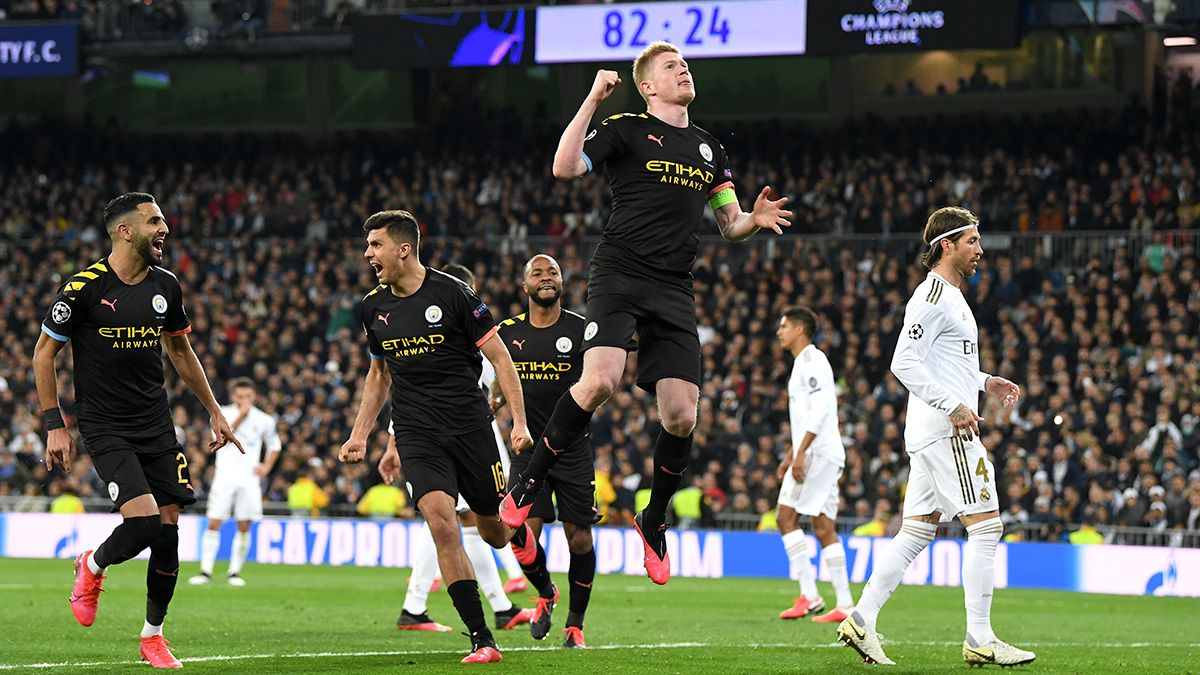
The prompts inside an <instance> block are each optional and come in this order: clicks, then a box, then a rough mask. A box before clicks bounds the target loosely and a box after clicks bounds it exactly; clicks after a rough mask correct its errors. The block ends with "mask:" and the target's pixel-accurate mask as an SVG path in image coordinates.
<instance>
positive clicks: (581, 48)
mask: <svg viewBox="0 0 1200 675" xmlns="http://www.w3.org/2000/svg"><path fill="white" fill-rule="evenodd" d="M806 5H807V2H806V0H730V1H727V2H721V1H714V0H702V1H697V2H643V3H619V4H603V5H574V6H565V5H564V6H556V7H538V8H537V22H536V26H537V30H536V37H535V40H534V55H535V56H534V60H535V61H537V63H571V62H611V61H632V60H633V58H634V57H636V56H637V55H638V53H639V52H641V51H642V50H643V49H645V48H646V46H647V45H649V44H650V43H651V42H654V41H656V40H665V41H667V42H670V43H672V44H675V45H676V46H678V47H679V48H680V49H681V50H682V51H683V55H684V56H685V57H686V58H689V59H702V58H719V57H734V56H772V55H786V54H803V53H804V52H805V40H806V36H807V34H806V31H805V29H804V25H805V12H806Z"/></svg>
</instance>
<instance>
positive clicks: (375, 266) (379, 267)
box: [371, 262, 383, 276]
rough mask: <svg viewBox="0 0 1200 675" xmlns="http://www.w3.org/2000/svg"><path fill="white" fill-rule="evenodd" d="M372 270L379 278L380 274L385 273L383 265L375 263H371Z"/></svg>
mask: <svg viewBox="0 0 1200 675" xmlns="http://www.w3.org/2000/svg"><path fill="white" fill-rule="evenodd" d="M371 269H373V270H375V275H376V276H379V274H380V273H381V272H383V265H380V264H379V263H376V262H373V263H371Z"/></svg>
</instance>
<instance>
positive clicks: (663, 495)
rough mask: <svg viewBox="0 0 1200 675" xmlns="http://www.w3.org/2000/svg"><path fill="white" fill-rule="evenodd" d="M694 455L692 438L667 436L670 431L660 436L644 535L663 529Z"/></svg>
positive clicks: (644, 515) (655, 448) (656, 444)
mask: <svg viewBox="0 0 1200 675" xmlns="http://www.w3.org/2000/svg"><path fill="white" fill-rule="evenodd" d="M691 454H692V435H691V434H688V435H687V436H685V437H683V438H680V437H678V436H675V435H673V434H669V433H667V430H666V429H663V430H661V431H659V432H658V440H657V441H656V442H655V443H654V479H653V480H652V481H651V483H650V503H649V504H647V505H646V510H645V511H644V512H643V514H642V532H643V533H644V534H645V533H648V532H649V531H652V530H657V529H658V526H659V525H662V524H663V523H665V522H666V518H667V505H669V504H670V503H671V497H673V496H674V495H675V491H676V490H678V489H679V484H680V483H681V482H682V481H683V472H684V471H685V470H687V465H688V459H690V458H691Z"/></svg>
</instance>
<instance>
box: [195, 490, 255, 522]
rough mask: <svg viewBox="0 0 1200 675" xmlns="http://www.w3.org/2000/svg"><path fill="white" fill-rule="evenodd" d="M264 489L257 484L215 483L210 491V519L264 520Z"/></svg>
mask: <svg viewBox="0 0 1200 675" xmlns="http://www.w3.org/2000/svg"><path fill="white" fill-rule="evenodd" d="M262 516H263V506H262V488H261V487H259V485H258V484H257V483H254V484H245V485H237V484H235V483H213V485H212V487H211V488H209V491H208V517H209V518H210V519H213V520H229V519H230V518H233V519H234V520H256V521H257V520H262Z"/></svg>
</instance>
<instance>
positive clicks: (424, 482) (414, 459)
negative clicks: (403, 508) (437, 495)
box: [396, 429, 458, 508]
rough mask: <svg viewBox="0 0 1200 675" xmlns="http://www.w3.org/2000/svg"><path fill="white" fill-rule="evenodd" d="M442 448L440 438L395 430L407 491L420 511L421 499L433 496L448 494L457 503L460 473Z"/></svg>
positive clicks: (448, 454) (446, 451)
mask: <svg viewBox="0 0 1200 675" xmlns="http://www.w3.org/2000/svg"><path fill="white" fill-rule="evenodd" d="M443 445H444V444H443V442H442V439H441V438H438V437H434V436H430V435H428V434H422V433H419V432H413V431H406V430H400V429H398V430H396V451H397V452H398V453H399V454H400V466H401V470H402V471H403V472H404V482H405V487H407V488H408V494H409V497H411V499H412V503H413V504H416V505H417V508H420V504H421V498H422V497H424V496H425V495H427V494H429V493H431V492H445V493H446V494H448V495H450V498H451V499H458V471H457V469H456V467H455V462H454V460H453V459H452V458H451V456H450V453H449V452H448V450H447V449H446V448H445V447H443ZM452 503H453V502H452Z"/></svg>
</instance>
